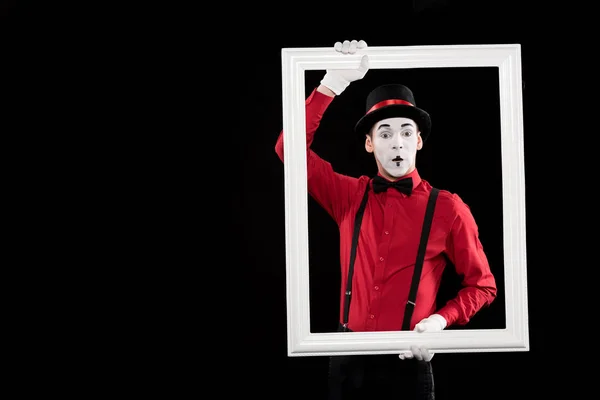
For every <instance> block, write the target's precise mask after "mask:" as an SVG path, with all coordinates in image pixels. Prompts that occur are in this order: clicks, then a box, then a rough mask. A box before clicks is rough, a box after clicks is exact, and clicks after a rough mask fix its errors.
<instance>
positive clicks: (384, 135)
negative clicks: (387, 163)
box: [379, 132, 392, 139]
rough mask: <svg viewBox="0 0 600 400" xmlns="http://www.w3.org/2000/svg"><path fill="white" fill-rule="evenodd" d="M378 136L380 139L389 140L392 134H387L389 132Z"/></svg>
mask: <svg viewBox="0 0 600 400" xmlns="http://www.w3.org/2000/svg"><path fill="white" fill-rule="evenodd" d="M379 136H381V137H382V138H384V139H388V138H390V137H391V136H392V134H391V133H389V132H381V133H380V134H379Z"/></svg>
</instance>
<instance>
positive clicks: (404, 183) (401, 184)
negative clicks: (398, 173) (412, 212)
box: [373, 175, 413, 196]
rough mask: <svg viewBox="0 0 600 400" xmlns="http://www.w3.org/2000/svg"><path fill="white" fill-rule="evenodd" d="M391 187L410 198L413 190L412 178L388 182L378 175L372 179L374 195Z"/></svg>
mask: <svg viewBox="0 0 600 400" xmlns="http://www.w3.org/2000/svg"><path fill="white" fill-rule="evenodd" d="M391 187H393V188H394V189H396V190H398V191H399V192H401V193H404V194H407V195H409V196H410V194H411V193H412V188H413V181H412V178H404V179H399V180H397V181H394V182H390V181H388V180H387V179H385V178H383V177H381V176H379V175H377V176H376V177H374V178H373V191H374V192H375V193H380V192H385V191H386V190H388V188H391Z"/></svg>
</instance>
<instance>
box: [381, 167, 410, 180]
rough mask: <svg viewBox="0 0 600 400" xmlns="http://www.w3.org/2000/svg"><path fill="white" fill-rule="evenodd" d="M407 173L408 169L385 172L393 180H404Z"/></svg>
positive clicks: (387, 170)
mask: <svg viewBox="0 0 600 400" xmlns="http://www.w3.org/2000/svg"><path fill="white" fill-rule="evenodd" d="M407 171H408V170H407V169H406V168H402V169H386V170H385V172H387V174H388V175H389V176H391V177H393V178H402V177H403V176H404V175H406V172H407Z"/></svg>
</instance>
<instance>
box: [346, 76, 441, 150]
mask: <svg viewBox="0 0 600 400" xmlns="http://www.w3.org/2000/svg"><path fill="white" fill-rule="evenodd" d="M394 117H404V118H410V119H412V120H413V121H415V122H416V123H417V128H418V129H419V130H420V131H421V138H422V139H423V142H425V140H426V139H427V137H428V136H429V133H430V132H431V118H430V117H429V114H428V113H427V112H425V111H424V110H421V109H420V108H417V104H416V103H415V98H414V96H413V93H412V91H411V90H410V89H409V88H407V87H406V86H404V85H400V84H391V85H383V86H379V87H377V88H375V89H374V90H373V91H372V92H371V93H369V95H368V96H367V112H366V113H365V115H364V116H363V117H362V118H361V119H360V120H359V121H358V122H357V123H356V126H355V127H354V130H355V131H356V132H357V133H358V134H359V136H360V137H363V136H364V135H365V134H367V133H368V132H369V129H371V128H372V127H373V124H375V123H376V122H377V121H381V120H382V119H386V118H394Z"/></svg>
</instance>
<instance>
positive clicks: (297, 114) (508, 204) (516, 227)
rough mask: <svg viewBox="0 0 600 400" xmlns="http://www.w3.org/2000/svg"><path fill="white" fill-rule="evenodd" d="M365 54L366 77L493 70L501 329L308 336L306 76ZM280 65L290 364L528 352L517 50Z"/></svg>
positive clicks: (295, 52) (292, 58)
mask: <svg viewBox="0 0 600 400" xmlns="http://www.w3.org/2000/svg"><path fill="white" fill-rule="evenodd" d="M365 53H366V54H368V55H369V60H370V69H401V68H438V67H487V66H493V67H498V73H499V85H500V88H499V93H500V119H501V154H502V177H503V178H502V185H503V187H502V196H503V213H504V214H503V224H504V230H503V232H504V233H503V234H504V237H503V246H504V247H503V248H504V277H503V278H504V282H505V292H506V293H505V300H506V303H505V307H506V327H505V328H504V329H477V330H469V329H464V330H445V331H441V332H436V333H417V332H413V331H398V332H327V333H311V331H310V301H309V300H310V299H309V249H308V202H307V181H306V179H307V175H306V127H305V82H304V79H305V71H307V70H326V69H334V68H335V69H344V68H356V66H357V65H358V63H359V61H360V57H362V55H363V54H365ZM281 58H282V95H283V103H282V111H283V131H284V133H285V140H284V153H285V158H284V179H285V182H284V187H285V232H286V241H285V243H286V286H287V287H286V289H287V299H286V300H287V344H288V356H290V357H294V356H329V355H356V354H391V353H400V352H402V351H404V350H409V349H410V346H411V345H419V346H425V347H427V348H428V349H430V350H431V351H433V352H435V353H468V352H517V351H529V330H528V308H527V273H526V232H525V177H524V173H525V165H524V154H523V111H522V81H521V79H522V77H521V46H520V45H519V44H493V45H447V46H446V45H444V46H401V47H369V48H368V49H366V50H364V51H362V52H358V53H357V54H354V55H342V54H340V53H337V52H335V51H334V49H333V46H332V47H331V48H283V49H282V50H281Z"/></svg>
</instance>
